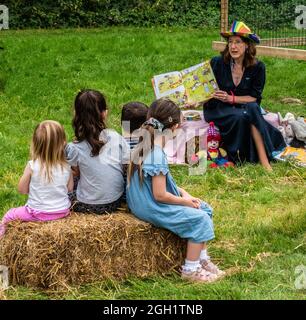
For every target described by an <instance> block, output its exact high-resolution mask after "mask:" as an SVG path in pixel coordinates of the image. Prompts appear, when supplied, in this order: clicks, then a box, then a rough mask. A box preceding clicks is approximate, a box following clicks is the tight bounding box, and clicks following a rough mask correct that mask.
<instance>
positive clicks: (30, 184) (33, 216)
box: [0, 120, 73, 237]
mask: <svg viewBox="0 0 306 320" xmlns="http://www.w3.org/2000/svg"><path fill="white" fill-rule="evenodd" d="M65 144H66V135H65V131H64V128H63V127H62V126H61V125H60V124H59V123H58V122H56V121H52V120H47V121H43V122H42V123H40V124H39V125H38V126H37V127H36V128H35V131H34V134H33V138H32V144H31V158H32V159H31V160H30V161H29V162H28V164H27V166H26V168H25V170H24V173H23V175H22V177H21V178H20V181H19V184H18V191H19V192H20V193H22V194H28V201H27V203H26V205H25V206H23V207H19V208H12V209H10V210H9V211H8V212H7V213H6V214H5V215H4V217H3V219H2V222H1V224H0V237H1V236H2V235H3V234H4V233H5V226H6V224H7V223H8V222H10V221H12V220H21V221H49V220H56V219H60V218H63V217H66V216H67V215H68V214H69V207H70V201H69V198H68V192H69V191H72V189H73V177H72V173H71V169H70V166H69V165H68V163H67V161H66V159H65V153H64V149H65Z"/></svg>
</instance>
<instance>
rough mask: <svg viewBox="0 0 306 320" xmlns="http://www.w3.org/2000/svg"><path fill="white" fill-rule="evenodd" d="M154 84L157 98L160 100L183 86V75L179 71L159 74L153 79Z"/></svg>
mask: <svg viewBox="0 0 306 320" xmlns="http://www.w3.org/2000/svg"><path fill="white" fill-rule="evenodd" d="M152 83H153V87H154V91H155V95H156V98H157V99H159V98H161V97H163V96H165V95H167V94H168V93H169V91H170V92H172V91H173V89H175V88H177V87H179V86H181V85H182V75H181V73H180V72H178V71H174V72H168V73H163V74H159V75H157V76H154V77H153V79H152Z"/></svg>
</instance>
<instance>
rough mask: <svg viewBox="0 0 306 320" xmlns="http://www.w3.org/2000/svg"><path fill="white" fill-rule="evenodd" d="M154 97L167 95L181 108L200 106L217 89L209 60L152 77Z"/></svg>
mask: <svg viewBox="0 0 306 320" xmlns="http://www.w3.org/2000/svg"><path fill="white" fill-rule="evenodd" d="M152 85H153V89H154V93H155V97H156V99H159V98H163V97H167V98H169V99H171V100H172V101H174V102H175V103H176V104H177V105H178V106H179V107H181V108H185V109H186V108H188V107H189V106H190V107H191V108H194V107H197V106H200V104H201V103H203V102H206V101H208V100H209V99H211V98H212V95H213V93H214V92H215V91H217V90H219V88H218V85H217V81H216V79H215V76H214V73H213V71H212V69H211V66H210V61H209V60H208V61H204V62H202V63H199V64H197V65H195V66H192V67H189V68H186V69H184V70H181V71H172V72H168V73H163V74H159V75H156V76H154V77H153V78H152Z"/></svg>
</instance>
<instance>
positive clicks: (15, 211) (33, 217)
mask: <svg viewBox="0 0 306 320" xmlns="http://www.w3.org/2000/svg"><path fill="white" fill-rule="evenodd" d="M69 213H70V211H69V209H64V210H60V211H56V212H44V211H40V210H35V209H32V208H30V207H28V206H23V207H18V208H12V209H10V210H9V211H8V212H7V213H6V214H5V215H4V217H3V219H2V222H1V223H0V237H2V236H3V235H4V233H5V226H6V224H7V223H8V222H10V221H13V220H20V221H25V222H29V221H51V220H57V219H61V218H65V217H67V216H68V215H69Z"/></svg>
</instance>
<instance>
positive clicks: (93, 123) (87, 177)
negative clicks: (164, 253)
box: [66, 90, 129, 214]
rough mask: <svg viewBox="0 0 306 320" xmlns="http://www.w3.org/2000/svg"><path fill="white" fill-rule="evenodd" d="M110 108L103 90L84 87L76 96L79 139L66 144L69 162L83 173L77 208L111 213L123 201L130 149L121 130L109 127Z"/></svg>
mask: <svg viewBox="0 0 306 320" xmlns="http://www.w3.org/2000/svg"><path fill="white" fill-rule="evenodd" d="M107 111H108V110H107V104H106V101H105V98H104V96H103V94H102V93H101V92H99V91H96V90H82V91H80V92H79V93H78V94H77V96H76V98H75V103H74V118H73V121H72V125H73V129H74V134H75V141H74V142H72V143H69V144H68V146H67V148H66V156H67V159H68V162H69V164H70V165H71V166H72V168H73V169H74V170H75V171H77V172H79V174H80V178H79V181H78V184H77V189H76V192H75V193H74V194H73V195H72V198H73V199H72V200H73V205H72V210H73V211H75V212H84V213H87V212H88V213H96V214H103V213H110V212H112V211H115V210H116V209H117V208H118V207H119V205H120V203H121V196H122V195H123V192H124V179H123V164H124V163H128V160H129V149H128V145H127V144H126V142H125V141H124V139H123V138H122V137H121V136H120V135H119V134H118V133H117V132H115V131H113V130H110V129H107V128H106V124H105V120H106V117H107Z"/></svg>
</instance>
